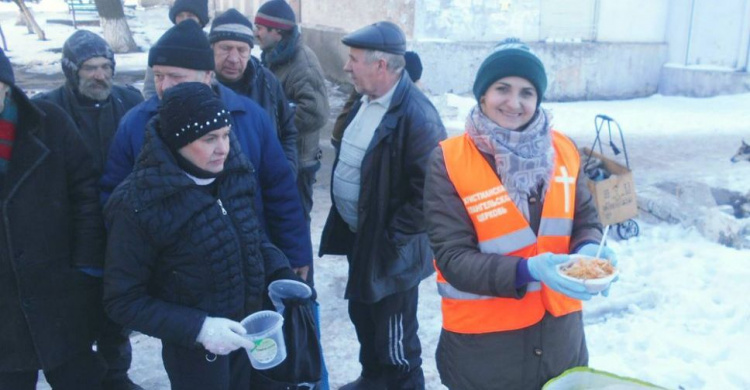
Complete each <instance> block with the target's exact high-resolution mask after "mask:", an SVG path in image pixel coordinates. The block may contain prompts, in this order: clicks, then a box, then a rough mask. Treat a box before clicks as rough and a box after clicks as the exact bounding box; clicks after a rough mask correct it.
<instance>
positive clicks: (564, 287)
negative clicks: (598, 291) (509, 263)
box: [526, 253, 593, 301]
mask: <svg viewBox="0 0 750 390" xmlns="http://www.w3.org/2000/svg"><path fill="white" fill-rule="evenodd" d="M569 260H570V256H568V255H556V254H553V253H542V254H541V255H536V256H534V257H531V258H529V260H528V261H527V262H526V263H527V264H528V266H529V273H530V274H531V277H533V278H534V279H536V280H538V281H540V282H542V283H544V284H546V285H547V287H549V288H551V289H553V290H555V291H557V292H559V293H561V294H564V295H567V296H569V297H572V298H575V299H580V300H582V301H588V300H589V299H591V297H592V296H593V294H591V293H590V292H588V291H586V287H585V286H584V285H582V284H580V283H576V282H574V281H572V280H568V279H565V278H563V277H562V276H560V274H559V273H558V272H557V266H558V265H559V264H562V263H565V262H567V261H569Z"/></svg>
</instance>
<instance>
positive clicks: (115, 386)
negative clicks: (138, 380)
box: [102, 376, 145, 390]
mask: <svg viewBox="0 0 750 390" xmlns="http://www.w3.org/2000/svg"><path fill="white" fill-rule="evenodd" d="M102 389H103V390H145V389H144V388H143V387H141V386H138V385H136V384H135V383H133V381H132V380H130V378H128V377H127V376H126V377H124V378H118V379H114V380H113V379H109V380H107V379H105V380H104V382H102Z"/></svg>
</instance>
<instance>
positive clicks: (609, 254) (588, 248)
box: [576, 244, 620, 297]
mask: <svg viewBox="0 0 750 390" xmlns="http://www.w3.org/2000/svg"><path fill="white" fill-rule="evenodd" d="M598 250H599V244H586V245H584V246H582V247H580V248H578V251H577V252H576V253H578V254H581V255H586V256H591V257H594V256H596V251H598ZM599 258H600V259H607V260H609V262H610V263H612V265H613V266H615V267H617V255H616V254H615V251H613V250H612V248H609V247H606V246H605V247H604V248H602V253H600V254H599ZM618 279H620V276H616V277H615V278H614V279H612V283H614V282H616V281H617V280H618ZM612 283H610V284H609V286H607V288H605V289H604V290H603V291H602V295H604V296H605V297H608V296H609V288H610V287H612Z"/></svg>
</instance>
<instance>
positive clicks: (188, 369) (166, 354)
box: [161, 342, 251, 390]
mask: <svg viewBox="0 0 750 390" xmlns="http://www.w3.org/2000/svg"><path fill="white" fill-rule="evenodd" d="M161 356H162V359H163V360H164V368H165V369H166V370H167V375H168V376H169V381H170V382H171V383H172V390H207V389H211V390H247V389H249V388H250V372H251V371H250V359H249V358H248V357H247V352H245V350H244V349H242V348H240V349H238V350H236V351H234V352H232V353H230V354H229V355H219V356H216V355H213V354H211V353H209V352H208V351H206V350H204V349H203V348H192V349H188V348H184V347H181V346H178V345H174V344H169V343H164V342H162V351H161ZM214 359H215V360H214ZM209 360H213V361H209Z"/></svg>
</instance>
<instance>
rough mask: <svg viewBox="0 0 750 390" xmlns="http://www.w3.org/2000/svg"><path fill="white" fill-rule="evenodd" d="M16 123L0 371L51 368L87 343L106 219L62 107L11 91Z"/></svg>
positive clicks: (1, 273)
mask: <svg viewBox="0 0 750 390" xmlns="http://www.w3.org/2000/svg"><path fill="white" fill-rule="evenodd" d="M12 93H13V95H12V99H13V100H14V101H15V103H16V104H17V105H18V118H19V124H18V126H17V127H16V139H15V142H14V143H13V155H12V158H11V162H10V166H9V170H8V172H7V174H6V176H5V181H4V185H2V186H0V221H2V222H1V223H0V237H2V238H1V239H0V372H9V371H35V370H38V369H40V368H41V369H52V368H55V367H57V366H59V365H60V364H62V363H65V362H66V361H67V360H69V359H70V358H71V357H73V356H74V355H76V354H78V353H81V352H82V351H85V350H86V349H91V343H92V342H93V340H94V332H95V326H94V325H95V323H94V321H93V318H92V316H91V315H92V314H93V313H94V312H95V308H96V307H97V306H98V305H99V302H100V299H101V296H100V295H99V293H98V291H99V288H98V286H99V282H97V281H96V279H94V278H92V277H90V276H87V275H86V274H84V273H83V272H81V271H79V270H78V269H76V268H77V267H101V266H102V259H103V258H104V239H105V235H104V224H103V220H102V214H101V206H100V205H99V195H98V191H97V187H96V180H97V176H96V173H95V171H94V165H93V164H92V162H91V157H90V156H89V154H88V152H87V151H86V147H85V146H84V144H83V141H82V140H81V138H80V136H79V135H78V132H77V131H76V129H75V125H74V124H73V122H72V121H71V120H70V118H69V117H68V115H66V114H65V112H63V111H62V109H60V108H59V107H57V106H55V105H54V104H52V103H48V102H35V103H33V104H32V103H31V102H29V100H28V99H27V98H26V96H25V95H24V94H23V92H21V90H20V89H18V88H15V87H13V92H12Z"/></svg>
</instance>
